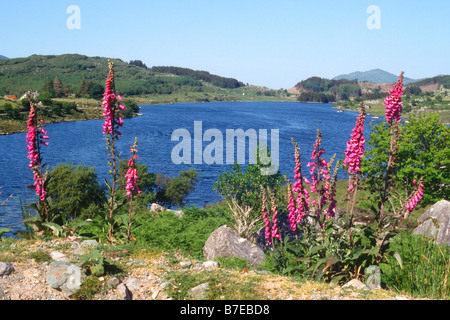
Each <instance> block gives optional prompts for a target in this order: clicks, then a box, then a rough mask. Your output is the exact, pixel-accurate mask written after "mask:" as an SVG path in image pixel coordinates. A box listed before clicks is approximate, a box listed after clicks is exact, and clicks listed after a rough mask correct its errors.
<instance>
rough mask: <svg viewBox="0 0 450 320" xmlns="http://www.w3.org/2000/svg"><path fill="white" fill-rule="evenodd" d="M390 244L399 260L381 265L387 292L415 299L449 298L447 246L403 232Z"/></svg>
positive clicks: (449, 260)
mask: <svg viewBox="0 0 450 320" xmlns="http://www.w3.org/2000/svg"><path fill="white" fill-rule="evenodd" d="M395 240H396V241H395V242H394V243H393V244H392V245H391V249H392V250H393V251H397V252H399V254H400V256H401V257H402V266H401V267H400V266H398V265H397V264H396V263H391V264H389V265H387V264H385V265H381V267H382V271H383V273H382V278H383V282H384V283H386V284H387V286H388V287H389V288H390V289H393V290H396V291H399V292H407V293H409V294H411V295H413V296H417V297H429V298H434V299H449V298H450V282H449V279H448V277H449V272H450V247H449V246H447V244H443V245H438V244H436V243H434V241H433V240H430V239H427V238H425V237H422V236H415V235H412V234H411V233H410V232H404V233H402V234H400V235H399V236H397V238H396V239H395Z"/></svg>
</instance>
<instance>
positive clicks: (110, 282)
mask: <svg viewBox="0 0 450 320" xmlns="http://www.w3.org/2000/svg"><path fill="white" fill-rule="evenodd" d="M119 283H120V279H119V278H117V277H112V278H111V279H109V280H108V281H107V282H106V286H107V287H108V288H116V287H117V286H118V285H119Z"/></svg>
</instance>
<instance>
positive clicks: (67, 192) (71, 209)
mask: <svg viewBox="0 0 450 320" xmlns="http://www.w3.org/2000/svg"><path fill="white" fill-rule="evenodd" d="M49 179H50V181H49V184H48V189H47V194H48V196H49V197H50V198H51V199H52V205H51V208H52V210H55V211H57V212H59V213H60V214H62V215H63V217H64V219H65V220H70V219H75V218H77V217H79V218H83V219H86V218H92V217H93V216H94V215H95V214H96V212H97V211H98V210H99V209H100V208H102V206H103V205H104V203H105V200H106V199H105V195H104V190H103V188H102V186H100V184H99V183H98V182H97V175H96V174H95V168H94V167H87V166H85V165H77V166H74V165H73V164H67V163H61V164H58V165H57V166H56V167H54V168H53V169H52V170H51V171H50V173H49Z"/></svg>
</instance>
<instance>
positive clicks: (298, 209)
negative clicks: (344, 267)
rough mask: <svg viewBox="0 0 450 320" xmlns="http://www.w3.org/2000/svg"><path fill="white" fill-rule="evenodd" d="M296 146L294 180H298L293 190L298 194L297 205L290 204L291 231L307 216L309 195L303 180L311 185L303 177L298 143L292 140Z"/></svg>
mask: <svg viewBox="0 0 450 320" xmlns="http://www.w3.org/2000/svg"><path fill="white" fill-rule="evenodd" d="M291 140H292V143H293V144H294V149H295V153H294V157H295V168H294V178H295V179H296V180H295V182H294V185H293V188H292V190H293V191H294V192H295V193H296V194H297V198H296V199H295V203H294V202H293V203H291V204H290V208H289V210H291V211H292V212H291V213H290V214H291V219H292V221H291V224H290V227H291V230H292V231H295V230H296V224H300V223H301V221H302V219H303V217H304V216H305V212H306V211H307V210H308V206H307V202H309V193H308V191H307V190H306V188H305V187H304V186H303V180H305V183H308V184H309V180H308V179H306V178H304V177H302V168H301V161H300V151H299V147H298V145H297V143H296V142H295V140H294V139H291ZM292 200H293V199H292Z"/></svg>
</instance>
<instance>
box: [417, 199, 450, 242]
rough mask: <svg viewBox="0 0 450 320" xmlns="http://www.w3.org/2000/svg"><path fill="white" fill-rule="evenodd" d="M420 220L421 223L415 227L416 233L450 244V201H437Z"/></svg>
mask: <svg viewBox="0 0 450 320" xmlns="http://www.w3.org/2000/svg"><path fill="white" fill-rule="evenodd" d="M418 222H419V225H418V226H417V228H415V229H414V231H413V233H414V234H416V235H419V234H420V235H424V236H426V237H429V238H433V239H435V240H436V243H447V244H449V245H450V201H447V200H441V201H439V202H436V203H435V204H434V205H432V206H431V208H430V209H428V210H427V211H425V213H424V214H423V215H422V216H421V217H420V218H419V220H418Z"/></svg>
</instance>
